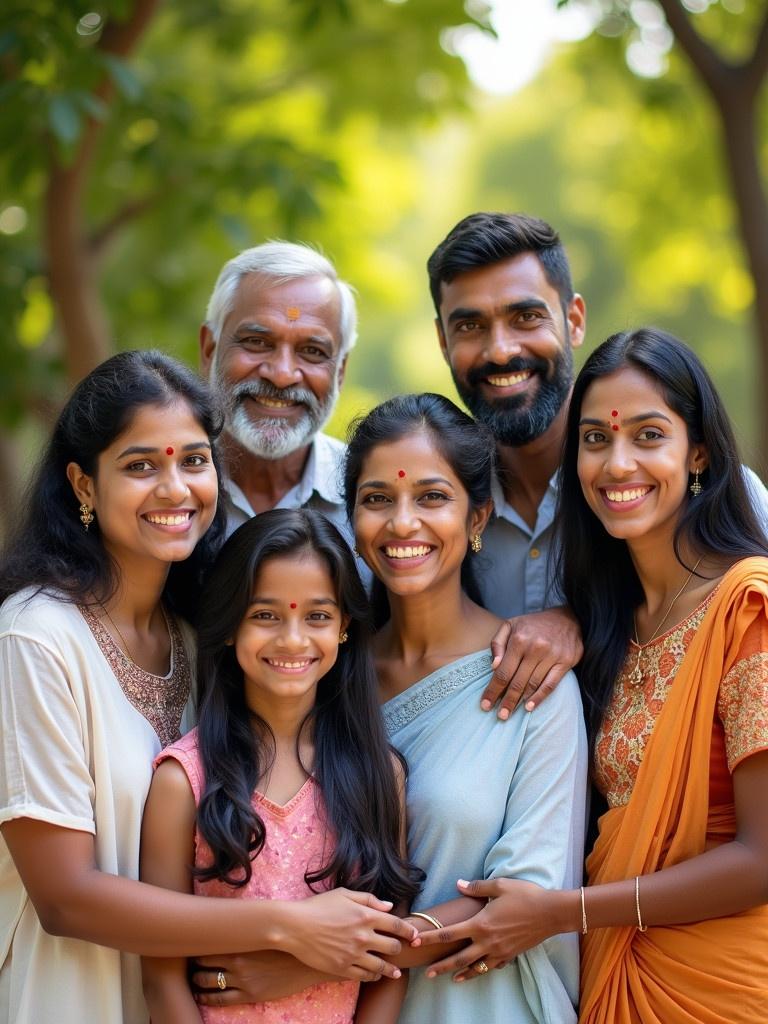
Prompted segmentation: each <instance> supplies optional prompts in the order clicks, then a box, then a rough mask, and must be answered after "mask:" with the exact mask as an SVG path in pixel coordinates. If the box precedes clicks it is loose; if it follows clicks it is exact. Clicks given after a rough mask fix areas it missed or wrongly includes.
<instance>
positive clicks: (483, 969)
mask: <svg viewBox="0 0 768 1024" xmlns="http://www.w3.org/2000/svg"><path fill="white" fill-rule="evenodd" d="M475 970H476V971H477V973H478V974H487V973H488V964H487V963H486V962H485V960H478V961H477V963H476V964H475Z"/></svg>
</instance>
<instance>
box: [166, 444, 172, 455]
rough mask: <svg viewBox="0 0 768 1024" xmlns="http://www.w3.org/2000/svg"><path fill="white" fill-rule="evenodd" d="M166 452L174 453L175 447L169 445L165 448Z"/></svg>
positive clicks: (167, 453)
mask: <svg viewBox="0 0 768 1024" xmlns="http://www.w3.org/2000/svg"><path fill="white" fill-rule="evenodd" d="M165 454H166V455H173V448H171V446H170V445H168V447H167V448H166V449H165Z"/></svg>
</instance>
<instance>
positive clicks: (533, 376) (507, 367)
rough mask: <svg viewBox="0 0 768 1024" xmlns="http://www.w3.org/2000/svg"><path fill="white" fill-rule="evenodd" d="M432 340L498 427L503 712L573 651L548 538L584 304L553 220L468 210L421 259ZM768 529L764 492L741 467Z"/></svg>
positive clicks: (572, 628)
mask: <svg viewBox="0 0 768 1024" xmlns="http://www.w3.org/2000/svg"><path fill="white" fill-rule="evenodd" d="M427 271H428V274H429V286H430V291H431V293H432V299H433V301H434V304H435V310H436V313H437V317H436V320H435V323H436V326H437V334H438V338H439V341H440V346H441V349H442V351H443V355H444V356H445V359H446V362H447V363H448V365H449V367H450V369H451V374H452V376H453V380H454V383H455V385H456V388H457V390H458V392H459V394H460V395H461V398H462V400H463V401H464V402H465V404H466V406H467V408H468V409H469V410H470V412H471V413H472V415H473V416H475V417H476V418H477V419H479V420H481V421H482V422H483V423H485V424H487V425H488V426H489V427H490V429H491V430H492V432H493V434H494V437H495V438H496V451H497V457H498V467H499V470H498V479H497V481H496V488H495V491H494V496H493V498H494V511H495V517H494V518H493V519H492V520H491V522H490V523H489V524H488V526H487V527H486V530H485V533H484V534H483V544H484V550H483V555H484V556H486V557H485V559H484V562H483V571H482V572H479V573H478V574H477V576H478V582H479V583H480V588H481V592H482V595H483V600H484V603H485V604H486V607H487V608H489V609H490V610H491V611H494V612H495V613H496V614H497V615H501V616H503V617H505V618H506V619H507V620H508V631H507V633H506V634H500V635H499V636H498V637H497V641H498V643H497V644H496V645H495V646H494V650H495V651H497V652H498V653H501V652H502V650H504V647H505V646H506V651H505V652H504V655H503V658H502V660H501V662H500V663H499V665H498V666H497V668H496V672H495V675H494V678H493V680H492V681H491V684H490V686H489V687H488V689H487V690H486V692H485V694H484V695H483V698H484V706H486V707H488V708H490V707H491V706H492V705H493V704H494V703H495V702H496V701H497V700H498V699H499V697H500V696H501V695H503V697H502V700H501V705H500V711H499V714H500V715H501V717H506V714H507V713H508V710H509V709H511V708H513V707H514V706H515V704H516V702H517V701H518V700H520V699H523V700H525V701H526V702H527V703H526V707H528V708H529V710H530V709H532V708H533V707H534V706H536V705H537V704H540V703H541V701H542V700H543V699H544V697H545V696H546V695H547V694H548V693H549V692H550V691H551V690H552V689H553V688H554V686H556V685H557V683H558V682H559V680H560V678H561V677H562V675H563V674H564V672H565V670H566V669H568V668H572V667H573V666H574V665H575V664H576V663H577V662H578V660H579V659H580V657H581V638H580V636H579V631H578V628H577V626H576V623H575V620H574V619H573V617H572V616H571V614H570V612H568V611H567V610H566V609H564V608H560V607H558V605H559V604H560V603H561V601H562V597H561V594H560V588H559V586H558V582H557V579H556V576H555V570H556V566H555V562H556V557H555V554H556V553H555V552H553V550H552V541H553V521H554V514H555V505H556V502H557V493H558V471H559V466H560V458H561V450H562V443H563V437H564V430H565V420H566V414H567V408H568V400H569V398H570V394H571V387H572V383H573V349H574V348H577V347H578V346H579V345H581V344H582V342H583V340H584V333H585V327H586V308H585V304H584V300H583V299H582V297H581V296H580V295H579V294H577V293H576V292H574V290H573V285H572V283H571V272H570V267H569V265H568V257H567V256H566V253H565V250H564V248H563V246H562V244H561V242H560V238H559V236H558V234H557V232H556V231H555V230H554V229H553V228H552V227H551V226H550V225H549V224H547V223H546V222H545V221H543V220H539V219H537V218H535V217H529V216H526V215H525V214H507V213H473V214H471V215H470V216H468V217H465V218H464V219H463V220H461V221H459V223H458V224H457V225H456V226H455V227H454V228H453V229H452V230H451V231H450V232H449V234H448V235H447V236H446V238H445V239H444V240H443V241H442V242H441V243H440V245H438V247H437V248H436V249H435V251H434V252H433V253H432V255H431V256H430V258H429V260H428V262H427ZM744 475H745V483H746V484H747V488H748V491H749V493H750V494H751V496H752V499H753V502H754V505H755V510H756V512H757V513H758V515H759V517H760V520H761V522H762V523H763V525H764V528H765V529H766V532H768V492H766V489H765V487H764V486H763V484H762V483H761V481H760V480H759V478H758V477H757V476H756V475H755V474H754V473H753V472H752V471H751V470H750V469H748V468H747V467H744Z"/></svg>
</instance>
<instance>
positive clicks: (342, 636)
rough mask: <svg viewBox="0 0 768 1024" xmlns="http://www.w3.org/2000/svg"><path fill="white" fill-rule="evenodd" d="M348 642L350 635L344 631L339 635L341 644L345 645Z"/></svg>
mask: <svg viewBox="0 0 768 1024" xmlns="http://www.w3.org/2000/svg"><path fill="white" fill-rule="evenodd" d="M347 640H349V633H348V632H347V631H346V629H342V631H341V632H340V633H339V643H340V644H345V643H346V642H347Z"/></svg>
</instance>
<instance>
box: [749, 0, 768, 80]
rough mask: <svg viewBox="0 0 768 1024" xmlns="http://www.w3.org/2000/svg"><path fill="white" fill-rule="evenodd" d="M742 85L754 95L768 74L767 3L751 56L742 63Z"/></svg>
mask: <svg viewBox="0 0 768 1024" xmlns="http://www.w3.org/2000/svg"><path fill="white" fill-rule="evenodd" d="M743 72H744V85H745V88H746V89H747V90H748V91H749V94H750V96H752V97H755V96H757V93H758V92H759V90H760V87H761V85H762V84H763V81H764V79H765V76H766V74H768V5H766V8H765V16H764V17H763V22H762V24H761V25H760V28H759V30H758V33H757V38H756V39H755V48H754V49H753V51H752V56H751V57H750V58H749V60H747V61H746V62H745V63H744V65H743Z"/></svg>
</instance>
